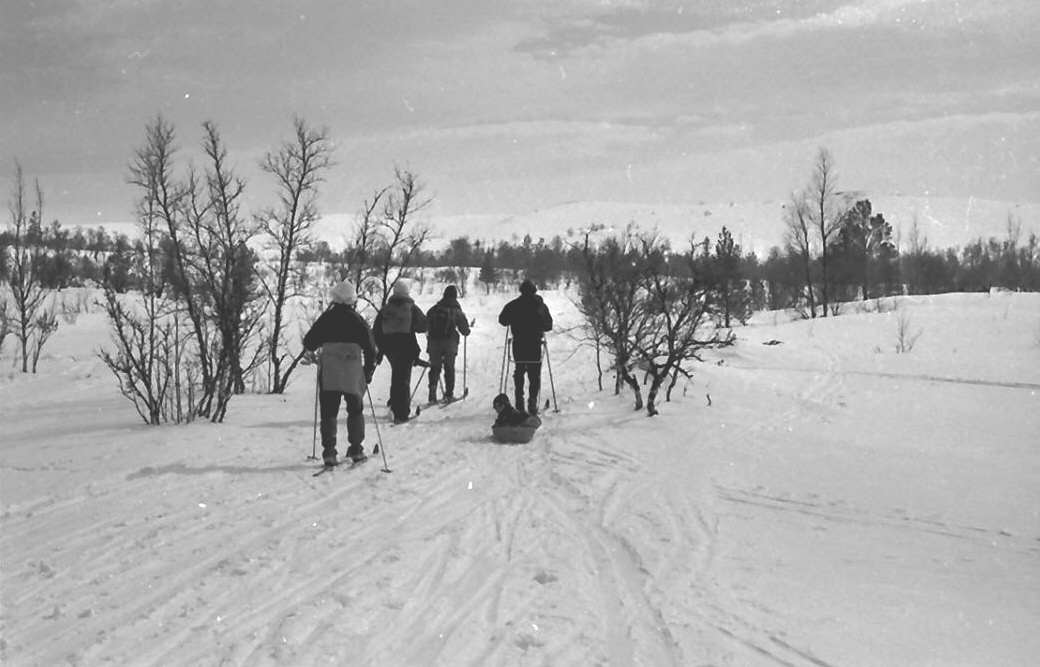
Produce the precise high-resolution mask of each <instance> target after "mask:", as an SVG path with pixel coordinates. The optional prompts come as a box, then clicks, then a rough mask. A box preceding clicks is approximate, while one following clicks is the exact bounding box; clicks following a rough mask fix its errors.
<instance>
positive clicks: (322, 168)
mask: <svg viewBox="0 0 1040 667" xmlns="http://www.w3.org/2000/svg"><path fill="white" fill-rule="evenodd" d="M293 129H294V133H293V136H292V138H291V139H289V140H287V141H285V142H283V143H282V145H281V146H280V147H279V148H278V149H277V150H275V151H273V152H269V153H267V154H266V155H265V156H264V159H263V161H262V162H261V164H260V167H261V169H263V170H264V171H265V172H267V173H269V174H271V175H272V176H274V178H275V181H276V182H277V184H278V205H277V206H274V207H271V208H268V209H266V210H265V211H263V213H262V214H261V216H260V219H261V222H262V225H263V230H264V233H265V235H266V236H267V238H268V240H269V241H270V242H271V245H272V246H273V248H274V249H275V251H276V253H277V255H276V257H275V267H274V273H273V275H270V276H261V284H262V285H263V289H264V291H265V293H266V295H267V301H268V305H269V307H270V309H271V318H270V329H269V330H268V332H267V353H268V364H269V369H270V376H271V393H273V394H281V393H282V392H284V391H285V388H286V386H287V385H288V383H289V377H290V376H291V375H292V372H293V370H294V369H295V368H296V365H297V364H298V363H299V360H300V358H301V356H302V354H299V353H298V354H296V355H293V354H292V353H291V352H290V350H289V343H288V341H287V340H286V326H285V317H286V306H287V305H288V304H289V303H290V301H292V300H293V299H294V298H296V297H299V296H300V295H301V292H300V287H301V285H302V284H303V280H304V278H305V274H306V272H305V268H304V267H303V266H301V265H300V264H299V262H297V260H296V257H297V255H298V254H299V252H300V251H302V250H306V249H309V248H311V247H312V246H313V244H314V242H315V237H314V224H315V223H316V222H317V221H318V219H319V217H320V214H319V212H318V206H317V199H318V189H319V187H320V185H321V183H322V182H324V180H325V173H326V172H327V171H328V169H329V168H330V167H331V166H332V165H333V164H334V163H333V161H332V150H333V146H332V142H331V141H330V140H329V136H328V130H327V129H326V128H324V127H323V128H313V127H310V126H308V125H307V123H306V121H304V120H303V119H301V118H295V119H294V120H293ZM301 352H302V348H301ZM287 361H288V366H287V367H286V368H284V369H283V364H285V363H286V362H287Z"/></svg>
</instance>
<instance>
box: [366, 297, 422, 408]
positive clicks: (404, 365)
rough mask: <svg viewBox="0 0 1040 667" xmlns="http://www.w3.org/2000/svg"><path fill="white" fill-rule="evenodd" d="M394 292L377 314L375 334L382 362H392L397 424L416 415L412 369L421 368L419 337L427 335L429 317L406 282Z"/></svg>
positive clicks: (374, 326) (392, 402)
mask: <svg viewBox="0 0 1040 667" xmlns="http://www.w3.org/2000/svg"><path fill="white" fill-rule="evenodd" d="M393 291H394V293H393V296H391V297H390V298H389V299H387V301H386V304H385V305H384V306H383V308H382V310H380V311H379V314H378V315H376V321H375V324H374V325H373V331H374V333H375V337H376V345H378V346H379V354H380V359H381V358H382V357H384V356H385V357H386V358H387V359H388V360H389V361H390V411H391V412H392V413H393V415H394V423H396V424H400V423H402V422H406V421H408V418H409V417H410V415H411V412H412V406H411V384H412V366H414V365H417V362H418V359H419V352H420V349H419V341H418V340H417V339H416V337H415V334H416V333H425V332H426V315H424V314H423V311H422V309H420V308H419V306H417V305H415V301H414V300H413V299H412V297H411V296H409V294H408V282H407V281H406V280H403V279H401V280H398V281H397V282H396V283H394V290H393ZM377 363H378V361H377Z"/></svg>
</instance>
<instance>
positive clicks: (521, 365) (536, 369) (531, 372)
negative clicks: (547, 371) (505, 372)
mask: <svg viewBox="0 0 1040 667" xmlns="http://www.w3.org/2000/svg"><path fill="white" fill-rule="evenodd" d="M514 363H515V364H516V368H514V369H513V386H514V388H515V389H516V407H517V409H518V410H523V408H524V377H525V376H526V377H527V405H528V407H530V406H531V405H538V392H539V391H541V388H542V364H541V362H538V363H531V362H524V361H517V362H514ZM528 412H530V410H528Z"/></svg>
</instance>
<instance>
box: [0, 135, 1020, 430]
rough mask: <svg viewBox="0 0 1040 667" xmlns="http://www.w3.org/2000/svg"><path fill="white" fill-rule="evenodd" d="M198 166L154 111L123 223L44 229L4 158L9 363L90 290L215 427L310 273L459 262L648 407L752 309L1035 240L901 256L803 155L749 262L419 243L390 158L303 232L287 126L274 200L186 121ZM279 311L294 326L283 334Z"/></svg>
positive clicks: (622, 251)
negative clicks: (775, 230)
mask: <svg viewBox="0 0 1040 667" xmlns="http://www.w3.org/2000/svg"><path fill="white" fill-rule="evenodd" d="M200 144H201V149H202V150H201V154H202V156H203V158H202V162H201V164H196V163H194V162H192V161H185V160H183V159H181V158H180V157H179V152H178V138H177V132H176V130H175V128H174V126H173V125H172V124H171V123H169V122H168V121H167V120H166V119H164V118H163V117H161V116H158V117H156V118H155V119H154V120H153V121H152V122H150V123H149V124H148V125H147V126H146V128H145V136H144V139H143V140H142V143H141V146H140V147H139V148H138V149H137V150H136V151H135V154H134V158H133V160H132V162H131V164H130V167H129V170H128V175H127V181H128V182H129V183H130V184H132V185H133V186H134V187H135V188H136V190H137V193H138V196H137V200H136V204H135V222H136V226H137V234H135V236H134V237H133V238H132V239H131V238H129V237H128V236H126V235H123V234H115V235H113V234H109V233H108V232H106V231H105V230H104V229H103V228H96V229H87V230H82V229H79V228H77V229H75V230H72V231H69V230H66V229H64V228H62V226H61V225H60V223H59V222H58V221H56V220H55V221H53V222H52V223H51V224H49V225H44V224H43V220H44V219H45V218H44V207H43V204H44V201H43V190H42V188H41V186H40V184H39V183H38V182H37V183H35V184H34V187H33V188H31V189H30V188H29V187H28V186H27V185H26V183H25V180H24V178H23V175H22V171H21V166H20V165H16V182H15V189H14V191H13V193H12V199H11V201H10V202H9V211H10V213H11V223H12V224H11V226H10V229H9V230H7V231H5V232H3V233H0V251H2V252H0V276H2V277H3V281H4V284H5V285H6V286H7V289H6V290H4V296H3V303H0V306H2V308H0V313H2V314H3V317H2V318H0V345H2V342H3V339H4V338H5V337H6V336H7V334H8V333H13V334H14V336H15V338H16V339H17V341H18V343H19V347H20V351H21V356H22V370H23V371H27V370H28V368H29V366H30V362H31V366H32V369H33V370H35V365H36V362H37V360H38V358H39V350H40V349H41V348H42V346H43V344H44V343H45V341H46V339H47V338H48V337H49V336H50V335H51V334H52V333H53V331H54V330H55V329H56V328H57V318H56V316H55V314H54V304H53V301H52V302H51V304H50V305H49V306H48V305H47V298H48V294H49V293H50V292H53V291H54V290H60V289H62V288H65V287H71V286H77V285H99V286H101V288H102V290H103V294H104V297H103V306H104V308H105V311H106V314H107V315H108V318H109V321H110V325H111V330H112V339H113V345H114V347H109V348H106V349H102V350H99V354H100V356H101V357H102V359H103V360H104V361H105V363H106V364H107V365H108V367H109V368H110V369H111V371H112V372H113V374H114V375H115V376H116V378H117V379H118V382H119V385H120V388H121V390H122V392H123V393H124V394H125V395H126V396H127V397H128V398H130V399H131V400H132V401H133V402H134V404H135V406H136V407H137V408H138V412H139V413H140V414H141V416H142V418H143V419H144V420H145V421H147V422H148V423H153V424H157V423H162V422H164V421H190V420H192V419H195V418H207V419H211V420H214V421H221V420H223V418H224V416H225V414H226V410H227V406H228V402H229V400H230V398H231V396H233V395H234V394H236V393H241V392H243V391H246V390H253V391H256V390H262V391H270V392H273V393H281V392H282V391H284V390H285V388H286V386H287V385H288V382H289V380H290V377H291V375H292V373H293V371H294V370H295V369H296V367H297V365H298V364H299V363H300V360H301V358H302V348H301V347H300V343H299V338H300V335H299V334H300V331H299V322H300V321H301V320H306V321H310V320H312V319H313V318H314V317H316V315H317V313H318V312H319V311H320V310H321V309H322V308H323V307H324V306H325V305H326V304H325V303H324V295H325V293H326V290H327V288H328V286H330V285H331V284H333V283H334V282H337V281H338V280H342V279H350V280H351V281H353V282H354V283H355V285H357V288H358V295H359V307H360V308H361V309H362V310H363V311H365V310H367V311H368V315H369V316H371V315H374V313H375V312H376V311H378V309H379V308H381V307H382V305H383V304H384V303H385V301H386V299H387V298H388V296H389V294H390V291H391V288H392V286H393V284H394V282H396V281H397V280H398V279H399V278H400V277H402V276H408V277H412V278H418V279H420V280H424V279H425V277H426V276H427V275H430V273H431V272H432V273H433V276H434V277H435V278H436V279H437V280H438V281H441V282H451V283H454V284H457V285H458V286H459V288H460V290H461V291H462V293H463V296H464V295H465V290H466V288H467V286H468V285H469V284H470V282H471V277H473V276H472V273H473V272H476V276H475V280H476V282H479V283H481V284H482V285H483V286H484V289H486V290H487V291H488V292H490V291H491V290H493V289H499V288H500V287H501V286H502V285H504V284H508V285H509V286H510V287H512V286H514V285H515V282H516V281H517V280H519V278H521V277H527V278H531V279H532V280H534V281H535V282H536V283H538V284H540V285H542V286H543V288H553V287H564V288H567V287H575V288H576V290H577V293H578V295H579V296H578V298H577V304H578V307H579V309H580V310H581V312H582V313H583V314H584V315H585V320H586V326H585V327H584V329H583V332H582V335H583V336H584V338H585V340H586V341H587V342H589V343H590V344H592V345H593V346H595V348H596V350H597V360H598V361H597V363H601V362H600V361H599V359H600V356H599V353H600V352H602V353H604V354H605V355H606V356H608V357H609V361H607V362H605V365H601V367H600V372H601V376H602V373H604V372H606V371H607V370H609V371H611V372H612V373H613V375H614V377H615V391H619V390H620V388H622V387H626V386H627V387H630V388H631V389H632V390H633V392H634V395H635V403H636V406H637V407H639V408H642V407H644V402H643V399H642V396H641V393H640V382H638V381H637V380H636V376H635V374H636V373H637V372H642V373H643V374H644V378H645V380H646V381H648V382H649V386H650V388H649V391H648V395H647V401H646V403H645V407H646V408H647V410H648V412H649V413H650V414H654V413H655V412H656V409H657V408H656V401H657V397H658V394H659V392H660V391H661V390H665V391H666V392H670V391H671V389H672V388H673V387H674V386H675V384H676V382H677V380H678V378H679V377H682V376H685V375H688V374H689V372H690V370H689V366H688V362H690V361H696V360H697V359H699V356H698V355H699V352H700V350H702V349H703V348H704V347H706V346H717V345H726V344H730V343H731V342H732V335H731V334H727V333H726V331H727V330H728V329H730V328H731V327H732V326H735V325H736V324H738V323H745V322H746V321H747V319H748V318H749V317H750V315H751V314H752V313H753V312H755V311H757V310H762V309H772V310H780V309H795V310H797V311H798V312H800V313H802V315H803V316H805V317H818V316H823V317H826V316H829V315H834V314H837V313H838V312H839V311H840V309H841V307H842V305H843V304H845V303H848V302H849V301H852V300H856V299H864V300H865V299H872V298H880V297H884V296H889V295H894V294H904V293H909V294H925V293H939V292H947V291H979V290H989V289H991V288H994V287H999V288H1005V289H1010V290H1031V291H1035V290H1040V248H1038V239H1037V237H1036V235H1035V234H1031V235H1030V236H1029V238H1028V239H1027V240H1025V241H1023V240H1022V239H1021V234H1020V231H1019V229H1020V226H1019V225H1018V224H1017V223H1016V222H1014V221H1013V220H1011V219H1010V218H1009V222H1008V234H1007V237H1006V238H1004V239H989V240H986V241H983V240H981V239H979V240H977V241H974V242H972V243H970V244H968V245H967V246H965V247H964V248H963V249H945V250H939V249H931V248H929V247H928V245H927V240H926V239H924V238H922V237H921V235H920V234H919V233H918V231H917V228H916V224H915V225H914V226H913V228H912V229H911V230H910V235H909V240H908V244H906V247H904V248H903V249H902V250H901V249H900V247H899V245H900V244H898V243H897V242H896V241H895V240H894V239H893V230H892V227H891V225H890V224H889V223H888V222H887V221H886V220H885V218H884V215H883V214H882V213H881V212H876V211H874V210H873V207H872V205H871V202H870V201H869V199H866V198H857V197H854V196H850V195H848V194H846V193H843V192H841V191H839V190H838V189H837V187H836V175H835V174H836V172H835V169H834V163H833V158H832V157H831V155H830V154H829V152H827V151H826V150H821V151H820V153H819V155H818V157H817V160H816V163H815V164H814V167H813V171H812V175H811V177H810V179H809V181H808V183H807V185H806V186H805V187H804V188H803V189H802V190H800V191H798V192H797V193H795V194H793V195H792V197H791V199H790V200H789V201H788V202H787V203H786V205H785V208H784V216H783V220H782V224H783V225H784V243H783V245H782V246H777V247H774V248H771V249H770V251H769V253H768V255H767V256H766V257H765V258H760V257H759V256H758V255H756V254H754V253H751V252H745V251H744V250H743V249H742V248H741V246H740V245H739V244H738V243H736V241H735V240H734V238H733V236H732V234H731V233H730V232H729V230H728V229H726V228H723V229H722V230H721V231H720V232H719V234H718V236H717V237H716V238H714V239H712V238H708V237H704V238H700V239H698V238H695V237H693V236H691V237H690V238H689V239H688V241H687V242H686V243H685V244H684V245H683V246H682V247H681V248H673V247H672V246H671V244H670V243H669V242H668V241H666V240H664V239H663V238H662V237H661V236H660V235H659V234H657V233H656V232H655V231H653V230H644V229H641V228H639V226H638V225H637V224H636V223H633V224H632V225H630V226H629V227H628V228H627V229H626V230H624V231H623V232H621V233H614V232H608V231H607V230H606V229H605V228H603V227H602V226H597V225H592V226H591V227H589V228H587V229H584V230H581V231H577V232H575V231H571V232H568V233H567V235H565V236H560V235H557V236H554V237H553V238H552V239H549V240H546V239H544V238H539V239H537V240H535V239H533V238H532V237H531V236H529V235H528V236H524V237H523V238H522V239H516V238H514V239H511V240H500V241H496V242H488V241H483V240H479V239H477V240H473V239H470V238H468V237H459V238H454V239H451V240H450V241H449V242H448V243H447V244H446V245H444V246H442V247H440V249H437V250H434V249H431V246H432V245H433V244H432V243H431V241H432V240H433V239H432V232H431V228H430V226H429V224H428V223H427V222H425V221H424V219H423V216H422V213H423V211H425V209H426V208H427V207H428V206H429V205H430V204H431V202H432V198H431V196H430V195H428V194H427V192H426V188H425V184H424V183H423V182H422V181H421V180H420V179H419V178H418V176H417V175H415V174H414V173H412V172H410V171H408V170H405V169H400V168H395V169H394V170H393V174H392V177H391V178H390V179H389V183H388V184H385V185H382V186H379V187H377V188H375V189H374V190H373V191H372V193H371V195H370V196H369V197H367V198H366V199H365V200H364V201H363V202H362V203H361V205H360V207H359V210H358V213H357V215H356V218H355V221H354V222H353V224H352V226H351V228H350V229H349V233H348V234H347V241H346V243H345V247H343V248H342V249H333V248H332V247H331V246H330V245H329V244H328V243H327V242H325V241H322V240H319V239H317V238H316V237H315V234H314V225H315V223H316V222H317V221H318V220H319V219H320V212H319V210H318V206H317V202H318V197H319V194H320V187H321V184H322V183H323V182H324V178H325V175H326V173H327V171H328V169H329V168H330V167H331V166H332V165H333V164H334V163H333V156H332V152H333V144H332V142H331V140H330V139H329V136H328V130H327V129H326V128H316V127H312V126H310V125H308V124H307V123H306V121H304V120H302V119H294V121H293V126H292V132H291V133H290V135H289V136H288V137H287V138H286V139H284V140H283V141H282V142H281V143H280V144H278V145H276V146H275V147H274V148H272V149H271V150H270V151H268V152H267V153H266V154H265V155H264V156H263V158H262V159H261V161H260V167H261V169H262V171H263V173H264V174H266V175H267V176H268V177H269V178H270V182H269V183H267V185H266V188H267V189H268V191H269V192H272V193H273V202H272V203H271V204H269V205H268V206H265V207H262V208H260V209H257V210H255V211H245V210H243V205H242V198H243V193H244V192H245V189H246V187H247V184H246V183H245V181H244V180H243V179H242V178H241V177H240V176H239V175H238V174H237V173H236V172H235V169H234V167H233V165H231V164H230V163H229V161H228V158H227V148H226V146H225V145H224V142H223V140H222V137H221V135H220V132H219V130H218V128H217V126H216V125H215V124H213V123H212V122H206V123H203V125H202V135H201V141H200ZM294 324H295V328H294Z"/></svg>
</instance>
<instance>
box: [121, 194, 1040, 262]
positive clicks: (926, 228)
mask: <svg viewBox="0 0 1040 667" xmlns="http://www.w3.org/2000/svg"><path fill="white" fill-rule="evenodd" d="M864 196H866V198H868V199H870V202H871V204H873V206H874V212H875V213H881V214H882V215H884V216H885V219H886V220H888V222H889V223H890V224H891V225H892V227H893V229H894V231H895V235H896V236H897V237H898V240H899V241H900V246H901V247H902V248H905V247H906V246H907V242H908V239H909V234H910V228H911V225H912V223H913V221H914V219H915V217H916V219H917V225H918V229H919V231H920V235H921V237H923V239H924V240H925V241H926V242H927V245H928V247H929V248H952V247H963V246H964V245H965V244H967V243H970V242H971V241H974V240H975V239H977V238H983V239H989V238H991V237H997V238H1001V239H1003V238H1005V237H1006V236H1007V229H1008V218H1009V216H1010V217H1011V219H1013V220H1014V221H1015V222H1017V223H1018V224H1019V225H1020V227H1021V241H1022V242H1025V241H1026V240H1027V239H1028V238H1029V234H1030V233H1035V234H1037V235H1038V236H1040V203H1033V202H1029V203H1015V202H1007V201H993V200H987V199H973V198H956V197H922V196H913V197H912V196H904V195H864ZM785 203H786V202H784V201H761V202H725V203H717V202H716V203H702V204H638V203H620V202H604V201H588V202H571V203H566V204H560V205H558V206H553V207H550V208H545V209H539V210H535V211H530V212H527V213H520V214H515V215H492V214H477V215H452V216H432V217H431V219H430V223H431V225H432V226H433V228H434V233H435V236H436V238H435V239H434V244H433V245H434V246H435V247H436V246H439V245H442V244H444V243H447V241H449V240H450V239H453V238H458V237H460V236H468V237H470V238H471V239H473V240H482V241H490V242H493V243H497V242H499V241H510V240H513V239H516V240H520V239H522V238H523V237H524V235H525V234H530V235H531V237H532V238H533V239H534V240H535V241H537V240H538V239H539V238H544V239H545V240H547V241H548V240H550V239H552V237H554V236H557V235H559V236H561V237H563V238H564V239H567V237H568V236H569V235H570V236H571V237H573V238H577V237H578V236H580V233H581V230H582V229H585V228H588V227H589V226H591V225H598V224H602V225H606V226H607V227H613V228H614V229H617V230H622V229H624V228H625V226H626V225H627V224H628V223H629V222H635V223H636V224H637V225H638V226H639V227H641V228H643V229H650V228H657V229H658V230H660V231H661V232H662V233H663V234H664V235H666V236H667V237H668V238H669V239H671V240H672V242H673V243H674V244H679V245H681V244H685V242H686V241H687V240H688V239H689V238H690V235H691V234H692V235H694V236H695V237H696V238H697V239H698V240H700V239H703V238H704V237H705V236H708V237H710V238H711V239H712V240H714V239H715V238H716V237H717V236H718V234H719V231H720V230H721V229H722V227H723V226H725V227H727V228H728V229H729V230H730V232H731V233H732V234H733V236H734V238H736V239H737V241H738V243H740V244H741V246H742V247H743V248H744V250H745V251H754V252H756V253H758V254H759V255H765V254H766V253H768V252H769V249H770V248H771V247H773V246H774V245H780V244H781V243H782V239H783V233H784V226H783V214H784V205H785ZM353 225H354V217H353V216H351V215H344V214H334V215H328V216H326V217H325V218H324V219H323V220H322V221H321V223H320V224H319V225H318V226H317V234H318V236H319V237H320V238H322V239H324V240H325V241H327V242H328V243H329V244H330V245H332V246H333V247H334V248H342V247H343V245H344V243H345V239H347V238H348V237H349V236H350V233H351V230H352V228H353ZM106 228H107V229H108V230H109V231H110V232H119V233H125V234H127V235H129V236H131V237H133V236H136V228H135V226H134V225H131V224H125V225H107V226H106Z"/></svg>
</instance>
